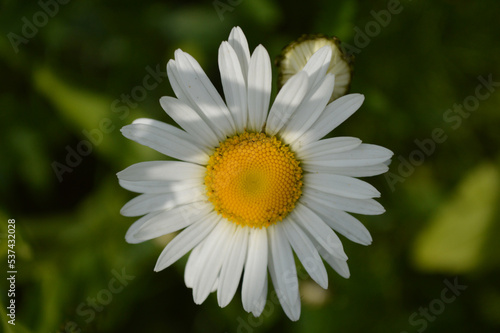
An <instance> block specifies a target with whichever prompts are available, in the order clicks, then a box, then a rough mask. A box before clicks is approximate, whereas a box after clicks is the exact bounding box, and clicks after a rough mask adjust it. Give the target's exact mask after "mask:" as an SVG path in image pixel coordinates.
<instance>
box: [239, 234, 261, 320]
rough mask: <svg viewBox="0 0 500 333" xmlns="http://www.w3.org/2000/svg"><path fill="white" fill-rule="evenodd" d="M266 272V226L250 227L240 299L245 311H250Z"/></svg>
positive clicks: (256, 299)
mask: <svg viewBox="0 0 500 333" xmlns="http://www.w3.org/2000/svg"><path fill="white" fill-rule="evenodd" d="M266 274H267V231H266V228H262V229H257V228H252V229H250V236H249V239H248V252H247V258H246V262H245V271H244V273H243V285H242V288H241V300H242V303H243V308H244V309H245V311H247V312H250V311H252V309H253V307H254V305H255V303H256V302H257V301H258V296H259V292H258V291H260V290H262V288H263V287H264V282H265V281H264V280H265V276H266Z"/></svg>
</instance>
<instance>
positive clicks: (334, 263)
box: [316, 244, 351, 279]
mask: <svg viewBox="0 0 500 333" xmlns="http://www.w3.org/2000/svg"><path fill="white" fill-rule="evenodd" d="M316 245H317V246H316V248H317V249H318V252H319V254H321V256H322V257H323V259H325V261H326V262H327V263H328V265H330V266H331V267H332V268H333V269H334V270H335V271H336V272H337V273H338V274H339V275H340V276H342V277H343V278H346V279H348V278H349V276H350V275H351V273H350V272H349V266H347V262H346V260H342V259H339V258H337V257H335V256H333V255H331V254H330V253H328V251H327V250H325V249H324V248H323V246H321V244H316Z"/></svg>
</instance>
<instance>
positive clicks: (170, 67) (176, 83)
mask: <svg viewBox="0 0 500 333" xmlns="http://www.w3.org/2000/svg"><path fill="white" fill-rule="evenodd" d="M167 75H168V81H169V82H170V85H171V86H172V90H173V91H174V93H175V96H177V98H178V99H179V100H181V101H183V102H184V103H186V104H187V105H189V106H190V107H191V108H192V109H193V110H195V111H197V112H198V113H200V116H202V114H201V112H199V111H198V110H199V109H198V106H197V105H196V104H195V103H194V102H193V101H192V100H191V99H190V96H189V95H188V94H187V93H186V92H185V91H184V85H183V84H182V81H181V79H180V77H179V70H178V69H177V64H176V62H175V60H173V59H170V60H169V61H168V63H167Z"/></svg>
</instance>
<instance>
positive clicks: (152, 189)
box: [118, 179, 203, 194]
mask: <svg viewBox="0 0 500 333" xmlns="http://www.w3.org/2000/svg"><path fill="white" fill-rule="evenodd" d="M118 183H119V184H120V186H121V187H123V188H124V189H126V190H129V191H132V192H136V193H150V194H152V193H157V194H158V193H170V192H177V191H182V190H187V189H190V188H194V187H197V186H200V184H202V183H203V181H202V180H200V179H187V180H182V181H177V182H169V181H154V180H146V181H137V182H131V181H128V180H118Z"/></svg>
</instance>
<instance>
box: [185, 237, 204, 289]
mask: <svg viewBox="0 0 500 333" xmlns="http://www.w3.org/2000/svg"><path fill="white" fill-rule="evenodd" d="M206 240H207V239H206V238H205V239H203V240H202V241H201V242H200V243H199V244H198V245H196V246H195V247H194V249H193V251H191V253H190V254H189V258H188V260H187V262H186V267H185V268H184V283H185V284H186V287H188V288H193V286H194V283H195V281H196V279H197V276H199V274H200V271H201V268H202V263H203V260H204V259H205V252H204V251H203V245H204V244H205V242H206Z"/></svg>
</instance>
